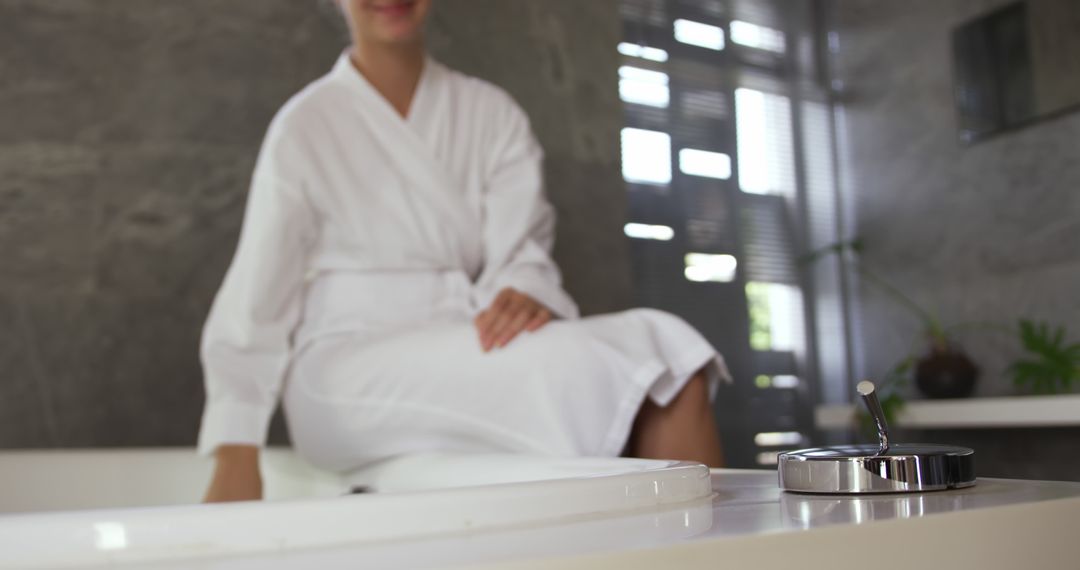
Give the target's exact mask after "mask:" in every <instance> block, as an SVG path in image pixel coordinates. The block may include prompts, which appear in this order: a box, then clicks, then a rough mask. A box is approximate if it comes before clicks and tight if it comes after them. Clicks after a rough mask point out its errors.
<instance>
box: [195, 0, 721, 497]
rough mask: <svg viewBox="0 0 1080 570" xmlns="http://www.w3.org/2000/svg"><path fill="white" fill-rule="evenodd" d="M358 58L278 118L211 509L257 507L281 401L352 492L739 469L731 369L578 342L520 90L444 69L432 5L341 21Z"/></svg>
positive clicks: (346, 6) (231, 328)
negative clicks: (725, 427) (724, 457)
mask: <svg viewBox="0 0 1080 570" xmlns="http://www.w3.org/2000/svg"><path fill="white" fill-rule="evenodd" d="M340 3H341V7H342V9H343V13H344V14H345V15H346V16H347V18H348V21H349V25H350V31H351V36H352V40H353V47H352V48H351V49H350V50H349V51H348V52H346V53H345V54H343V55H342V56H341V58H340V59H339V61H338V62H337V64H336V65H335V66H334V68H333V70H332V71H331V72H330V73H329V74H328V75H326V76H325V77H323V78H322V79H319V80H318V81H316V82H314V83H312V84H311V85H310V86H308V87H307V88H305V89H304V90H303V91H302V92H301V93H299V94H298V95H297V96H295V97H294V98H293V99H292V100H291V101H290V102H289V103H288V104H286V105H285V107H284V108H283V109H282V110H281V111H280V112H279V113H278V115H277V117H275V119H274V121H273V123H272V124H271V126H270V128H269V130H268V132H267V135H266V139H265V141H264V143H263V147H262V150H261V152H260V156H259V160H258V164H257V165H256V168H255V173H254V175H253V178H252V186H251V192H250V195H249V198H248V205H247V212H246V214H245V221H244V228H243V231H242V233H241V236H240V243H239V246H238V248H237V252H236V255H235V258H234V259H233V262H232V265H231V267H230V268H229V271H228V274H227V275H226V277H225V281H224V283H223V285H222V287H221V290H220V291H219V293H218V295H217V297H216V299H215V301H214V306H213V308H212V310H211V312H210V316H209V318H208V320H207V324H206V329H205V331H204V334H203V343H202V359H203V366H204V369H205V373H206V386H207V403H206V409H205V411H204V415H203V421H202V429H201V433H200V436H199V447H200V450H201V452H203V453H206V454H211V453H213V454H214V455H215V457H216V467H215V471H214V475H213V479H212V481H211V484H210V488H209V491H208V492H207V496H206V499H207V500H208V501H224V500H245V499H258V498H260V497H261V494H262V485H261V480H260V477H259V470H258V463H257V459H258V449H259V446H260V445H262V443H263V442H264V439H265V434H266V427H267V424H268V422H269V418H270V415H271V413H272V411H273V409H274V407H275V405H276V404H277V402H278V399H279V398H281V399H282V400H283V402H284V407H285V412H286V415H287V417H288V421H289V429H290V433H291V435H292V439H293V442H294V444H295V446H296V449H297V451H298V452H299V453H300V454H301V455H302V456H304V457H306V458H307V459H308V460H309V461H311V462H313V463H314V464H316V465H319V466H321V467H324V468H328V469H334V470H338V471H343V472H345V471H349V470H352V469H356V468H358V467H360V466H362V465H364V464H366V463H370V462H373V461H377V460H380V459H383V458H387V457H390V456H393V455H397V454H402V453H410V452H417V451H432V450H442V451H457V452H520V453H533V454H549V455H618V454H620V453H629V454H631V455H634V456H639V457H662V458H672V459H688V460H696V461H702V462H705V463H708V464H711V465H719V463H720V461H721V455H720V447H719V441H718V436H717V435H716V427H715V425H714V424H713V419H712V414H711V411H710V408H711V406H710V395H711V393H713V389H714V388H715V386H716V384H717V382H718V381H719V380H720V379H722V378H726V377H727V371H726V369H725V368H724V364H723V360H722V359H721V358H720V357H719V355H717V354H716V352H715V351H714V350H713V349H712V347H710V346H709V344H708V343H707V342H705V341H704V340H703V339H702V338H701V337H700V335H698V334H697V332H695V331H694V330H693V329H691V328H690V327H689V326H688V325H686V324H685V323H684V322H682V321H681V320H679V319H677V318H676V317H673V316H671V315H668V314H665V313H661V312H659V311H651V310H635V311H628V312H625V313H619V314H614V315H605V316H598V317H589V318H585V319H579V318H578V313H577V307H576V306H575V305H574V302H573V301H572V300H571V299H570V297H569V296H568V295H567V294H566V293H565V292H564V291H563V289H562V287H561V285H560V275H559V271H558V269H557V267H556V266H555V264H554V263H553V261H552V259H551V257H550V250H551V246H552V241H553V227H554V219H553V215H552V210H551V207H550V206H549V205H548V203H547V202H546V200H545V199H544V196H543V190H542V181H541V173H540V165H541V158H542V157H541V152H540V149H539V147H538V146H537V144H536V142H535V140H534V138H533V136H532V133H531V131H530V128H529V124H528V120H527V118H526V117H525V115H524V114H523V113H522V111H521V110H520V109H519V108H518V106H517V105H516V104H515V103H514V102H513V100H511V99H510V97H509V96H507V95H506V94H505V93H504V92H503V91H501V90H499V89H498V88H496V87H494V86H492V85H490V84H487V83H485V82H483V81H480V80H478V79H473V78H470V77H466V76H464V75H462V74H460V73H457V72H454V71H452V70H450V69H447V68H446V67H444V66H442V65H441V64H439V63H437V62H435V61H433V60H431V59H430V58H428V57H427V56H426V52H425V50H424V44H423V27H424V20H425V17H426V14H427V12H428V9H429V4H430V2H429V0H341V2H340Z"/></svg>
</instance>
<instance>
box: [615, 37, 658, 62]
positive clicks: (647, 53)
mask: <svg viewBox="0 0 1080 570" xmlns="http://www.w3.org/2000/svg"><path fill="white" fill-rule="evenodd" d="M619 53H621V54H623V55H625V56H628V57H640V58H642V59H648V60H650V61H659V62H661V63H663V62H665V61H667V60H668V53H667V52H666V51H664V50H662V49H660V48H654V47H649V46H643V45H639V44H632V43H629V42H622V43H620V44H619Z"/></svg>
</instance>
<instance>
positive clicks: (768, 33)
mask: <svg viewBox="0 0 1080 570" xmlns="http://www.w3.org/2000/svg"><path fill="white" fill-rule="evenodd" d="M731 41H732V42H733V43H737V44H739V45H743V46H746V47H752V48H757V49H763V50H767V51H771V52H775V53H784V52H785V51H786V50H787V39H786V38H785V37H784V32H781V31H780V30H775V29H773V28H766V27H765V26H759V25H757V24H751V23H750V22H743V21H740V20H734V21H732V22H731Z"/></svg>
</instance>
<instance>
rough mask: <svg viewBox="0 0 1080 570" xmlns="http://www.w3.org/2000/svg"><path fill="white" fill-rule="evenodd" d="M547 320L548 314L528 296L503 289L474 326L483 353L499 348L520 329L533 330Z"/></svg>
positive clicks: (512, 338)
mask: <svg viewBox="0 0 1080 570" xmlns="http://www.w3.org/2000/svg"><path fill="white" fill-rule="evenodd" d="M550 320H551V313H550V312H549V311H548V310H547V309H546V308H545V307H544V306H543V305H541V304H540V303H537V302H536V301H534V300H533V298H532V297H530V296H528V295H526V294H524V293H519V292H518V291H516V290H514V289H511V288H506V289H503V290H502V291H501V292H500V293H499V294H498V295H497V296H496V297H495V300H494V301H492V303H491V306H490V307H489V308H488V309H487V310H485V311H483V312H481V313H480V314H479V315H477V317H476V319H475V321H474V324H475V325H476V330H477V333H478V334H479V336H480V346H481V348H483V350H484V351H485V352H487V351H489V350H491V349H492V348H502V347H504V346H506V345H507V344H509V343H510V341H512V340H514V338H515V337H517V335H518V334H520V333H521V331H523V330H528V331H534V330H536V329H538V328H540V327H542V326H544V325H545V324H546V323H547V322H548V321H550Z"/></svg>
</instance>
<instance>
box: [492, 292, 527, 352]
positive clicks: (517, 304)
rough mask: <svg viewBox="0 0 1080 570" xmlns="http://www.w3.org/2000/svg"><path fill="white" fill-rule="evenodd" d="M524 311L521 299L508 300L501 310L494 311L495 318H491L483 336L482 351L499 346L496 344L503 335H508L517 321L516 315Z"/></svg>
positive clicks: (493, 309)
mask: <svg viewBox="0 0 1080 570" xmlns="http://www.w3.org/2000/svg"><path fill="white" fill-rule="evenodd" d="M522 310H524V303H523V302H522V300H521V299H518V298H513V297H512V298H510V300H508V301H507V302H506V303H504V304H503V306H502V308H500V309H495V308H494V307H493V308H492V311H493V312H495V316H494V317H492V319H491V323H490V324H489V325H488V329H487V332H486V334H485V335H484V336H485V340H486V341H487V342H484V343H483V344H484V350H491V349H492V348H493V347H496V346H500V345H499V344H498V343H499V341H500V340H501V339H502V338H503V335H505V334H509V332H510V328H511V327H512V326H513V323H514V321H515V320H516V319H517V317H518V314H519V313H520V312H521V311H522Z"/></svg>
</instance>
